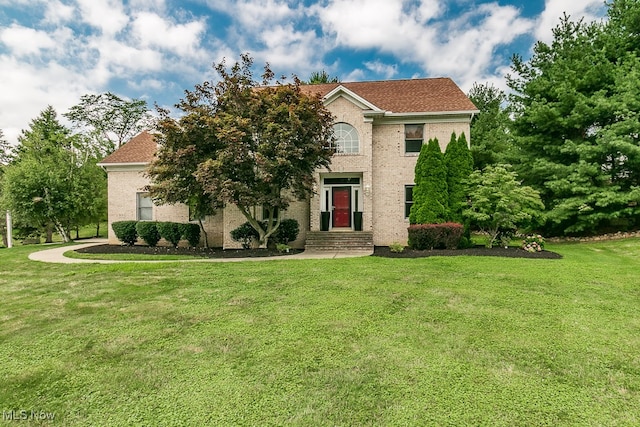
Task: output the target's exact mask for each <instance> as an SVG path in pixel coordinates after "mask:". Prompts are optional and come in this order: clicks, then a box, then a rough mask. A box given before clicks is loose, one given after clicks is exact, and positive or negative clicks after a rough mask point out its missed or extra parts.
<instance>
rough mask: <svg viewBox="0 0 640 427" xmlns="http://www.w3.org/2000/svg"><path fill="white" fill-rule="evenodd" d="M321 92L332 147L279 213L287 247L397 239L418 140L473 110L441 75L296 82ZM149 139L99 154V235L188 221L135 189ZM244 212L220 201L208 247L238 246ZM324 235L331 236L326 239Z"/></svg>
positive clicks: (461, 124) (446, 129) (151, 148)
mask: <svg viewBox="0 0 640 427" xmlns="http://www.w3.org/2000/svg"><path fill="white" fill-rule="evenodd" d="M302 89H303V90H304V91H308V92H312V91H313V92H317V93H320V94H321V95H322V96H323V99H324V103H325V105H326V107H327V108H328V109H329V110H330V111H331V112H332V113H333V115H334V116H335V125H334V127H335V131H336V137H337V139H338V140H337V142H336V149H337V153H336V154H335V155H334V156H333V159H332V161H331V171H328V170H318V171H317V172H316V175H315V181H316V189H315V190H316V191H315V194H314V195H313V197H311V198H310V199H309V200H305V201H296V202H293V203H292V204H291V206H290V207H289V209H288V210H287V211H286V212H284V213H283V216H284V218H295V219H296V220H297V221H298V222H299V223H300V230H301V231H300V235H299V238H298V240H297V241H296V242H294V243H293V244H292V246H294V247H304V246H305V244H306V245H307V247H308V248H309V247H317V248H321V247H326V246H331V245H338V246H340V247H345V246H348V245H349V244H351V245H353V246H354V247H371V246H372V245H376V246H386V245H389V244H391V243H394V242H398V243H406V241H407V227H408V225H409V220H408V216H409V209H410V207H411V203H412V188H413V180H414V168H415V164H416V160H417V156H418V153H419V152H420V147H421V146H422V144H423V143H426V142H427V141H428V140H429V139H431V138H438V141H439V142H440V147H441V149H442V150H443V151H444V150H445V148H446V145H447V143H448V142H449V140H450V138H451V134H452V133H453V132H455V133H456V135H460V134H461V133H464V134H465V135H466V137H467V141H470V135H469V127H470V123H471V119H472V117H473V115H474V114H476V113H477V112H478V110H477V109H476V107H475V106H474V105H473V103H472V102H471V101H470V100H469V99H468V98H467V96H466V95H465V94H464V93H463V92H462V91H461V90H460V88H458V86H457V85H456V84H455V83H454V82H453V81H452V80H451V79H448V78H432V79H411V80H387V81H375V82H353V83H328V84H320V85H308V86H303V87H302ZM155 151H156V144H155V142H154V139H153V136H152V135H151V134H149V133H146V132H145V133H142V134H140V135H138V136H136V137H135V138H133V139H131V141H129V142H128V143H127V144H125V145H123V146H122V147H121V148H120V149H118V150H116V151H115V152H114V153H113V154H111V155H109V156H108V157H106V158H105V159H104V160H103V161H102V162H101V163H100V165H101V166H102V167H104V168H105V170H106V171H107V173H108V177H109V178H108V186H109V196H108V199H109V203H108V205H109V206H108V217H109V242H110V243H114V244H115V243H118V241H117V239H116V237H115V235H114V234H113V230H112V229H111V223H112V222H114V221H121V220H133V219H138V220H153V221H177V222H187V221H189V209H188V207H187V206H185V205H174V206H154V205H153V203H152V202H151V200H150V199H149V198H148V197H147V195H146V193H144V192H143V190H142V189H143V187H144V186H145V185H147V184H148V179H147V178H146V177H145V176H144V170H145V168H146V166H147V165H148V164H149V162H151V161H152V160H153V157H154V153H155ZM245 221H246V220H245V218H244V217H243V216H242V214H241V213H240V211H239V210H238V209H237V208H236V207H234V206H228V207H226V208H225V209H224V210H223V211H221V212H219V213H217V214H216V215H214V216H212V217H207V218H205V221H204V226H205V228H206V229H207V233H208V235H209V244H210V245H211V246H217V247H224V248H237V247H240V245H239V243H237V242H234V241H233V240H232V239H231V236H230V232H231V230H233V229H234V228H236V227H237V226H239V225H240V224H242V223H243V222H245ZM327 239H329V240H332V239H338V240H339V241H338V242H333V243H327Z"/></svg>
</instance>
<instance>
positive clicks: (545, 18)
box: [535, 0, 606, 43]
mask: <svg viewBox="0 0 640 427" xmlns="http://www.w3.org/2000/svg"><path fill="white" fill-rule="evenodd" d="M564 13H566V14H567V15H569V16H570V17H571V19H572V20H574V21H577V20H579V19H580V18H584V20H585V22H591V21H596V20H599V19H601V18H603V17H604V16H605V15H606V8H605V6H604V2H603V1H602V0H580V1H566V0H545V7H544V11H543V12H542V14H541V15H540V17H539V18H538V22H537V25H536V30H535V37H536V39H537V40H540V41H543V42H545V43H549V42H551V41H552V40H553V33H552V30H553V29H554V28H555V27H557V26H558V24H559V23H560V18H561V17H562V16H563V14H564Z"/></svg>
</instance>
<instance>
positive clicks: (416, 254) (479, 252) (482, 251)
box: [373, 246, 562, 259]
mask: <svg viewBox="0 0 640 427" xmlns="http://www.w3.org/2000/svg"><path fill="white" fill-rule="evenodd" d="M460 255H467V256H497V257H506V258H540V259H560V258H562V255H560V254H557V253H555V252H551V251H542V252H527V251H525V250H524V249H521V248H516V247H508V248H503V247H493V248H487V247H484V246H476V247H473V248H468V249H433V250H430V251H429V250H427V251H418V250H413V249H409V248H405V249H404V251H403V252H401V253H396V252H391V251H390V250H389V248H388V247H386V246H376V247H375V249H374V251H373V256H379V257H387V258H425V257H431V256H460Z"/></svg>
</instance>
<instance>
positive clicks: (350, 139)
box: [333, 123, 360, 154]
mask: <svg viewBox="0 0 640 427" xmlns="http://www.w3.org/2000/svg"><path fill="white" fill-rule="evenodd" d="M333 132H334V134H335V136H336V153H338V154H357V153H359V152H360V142H359V141H358V131H357V130H356V128H354V127H353V126H351V125H350V124H348V123H336V124H335V125H333Z"/></svg>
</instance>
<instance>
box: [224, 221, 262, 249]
mask: <svg viewBox="0 0 640 427" xmlns="http://www.w3.org/2000/svg"><path fill="white" fill-rule="evenodd" d="M231 238H232V239H233V240H234V241H236V242H240V244H241V245H242V247H243V248H244V249H249V248H250V247H251V241H252V240H254V239H256V240H257V239H259V238H260V235H259V234H258V232H257V231H256V229H255V228H253V227H252V226H251V224H249V221H247V222H245V223H244V224H242V225H240V226H239V227H238V228H236V229H233V230H231Z"/></svg>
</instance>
